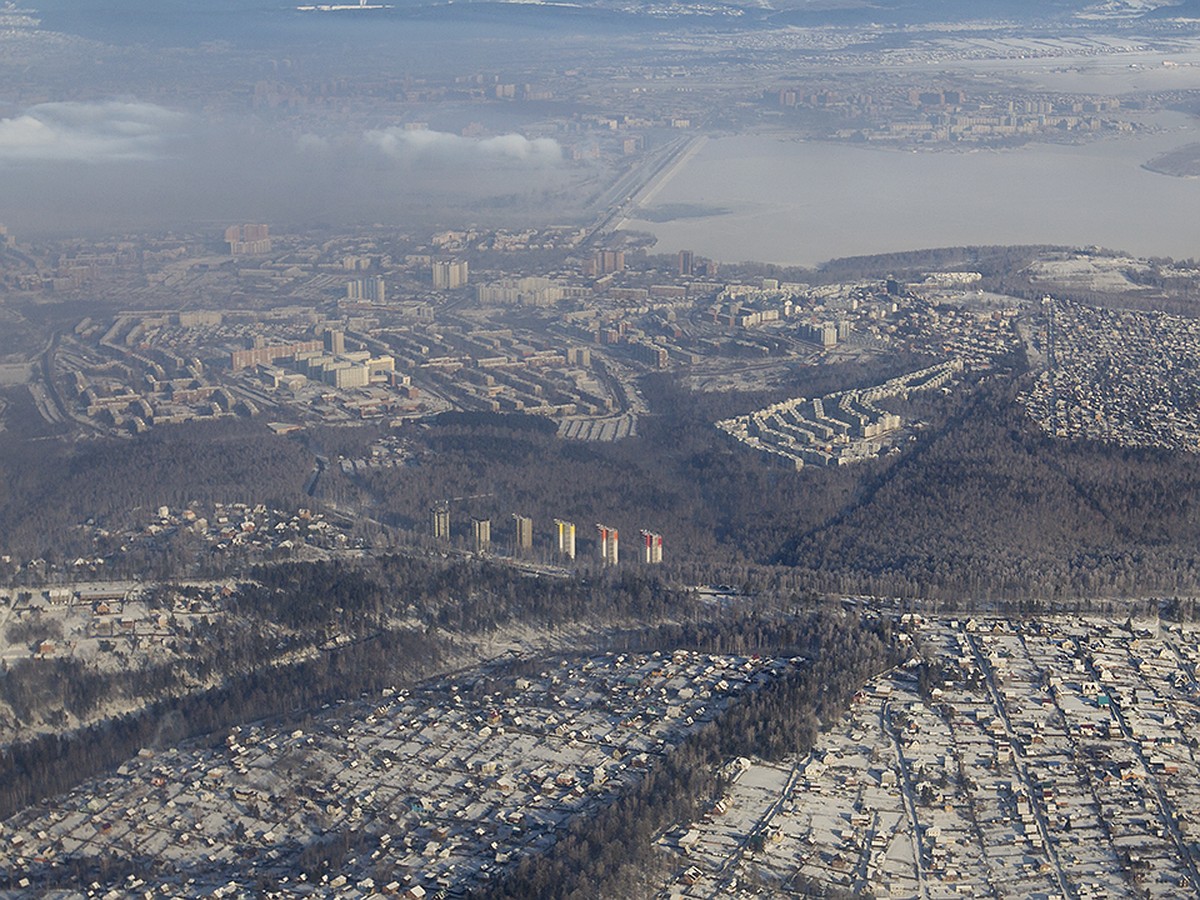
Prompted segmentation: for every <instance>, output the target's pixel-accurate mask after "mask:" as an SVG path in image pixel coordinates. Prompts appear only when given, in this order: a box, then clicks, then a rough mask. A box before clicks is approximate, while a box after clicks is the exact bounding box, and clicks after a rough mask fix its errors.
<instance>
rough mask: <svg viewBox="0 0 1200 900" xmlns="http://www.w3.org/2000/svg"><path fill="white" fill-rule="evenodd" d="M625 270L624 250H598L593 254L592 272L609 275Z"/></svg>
mask: <svg viewBox="0 0 1200 900" xmlns="http://www.w3.org/2000/svg"><path fill="white" fill-rule="evenodd" d="M624 271H625V251H624V250H597V251H596V252H595V253H593V254H592V274H593V275H608V274H609V273H611V272H624Z"/></svg>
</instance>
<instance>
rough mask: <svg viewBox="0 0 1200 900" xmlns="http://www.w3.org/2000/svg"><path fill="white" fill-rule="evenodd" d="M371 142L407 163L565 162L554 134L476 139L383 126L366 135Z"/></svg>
mask: <svg viewBox="0 0 1200 900" xmlns="http://www.w3.org/2000/svg"><path fill="white" fill-rule="evenodd" d="M364 139H365V141H366V143H367V145H368V146H370V147H373V148H375V149H376V150H378V151H380V152H382V153H383V154H384V155H385V156H387V157H389V158H391V159H396V160H400V161H402V162H406V163H434V164H449V165H461V164H464V163H470V162H486V163H488V164H495V163H511V164H514V165H521V166H529V167H540V166H550V165H554V164H556V163H559V162H562V158H563V151H562V146H561V145H560V144H559V143H558V141H556V140H554V139H553V138H534V139H533V140H530V139H529V138H527V137H525V136H524V135H520V134H502V135H498V136H497V137H490V138H482V139H474V138H465V137H460V136H459V135H457V134H450V133H449V132H445V131H428V130H418V131H409V130H406V129H404V128H383V129H379V130H375V131H368V132H367V133H366V134H365V135H364Z"/></svg>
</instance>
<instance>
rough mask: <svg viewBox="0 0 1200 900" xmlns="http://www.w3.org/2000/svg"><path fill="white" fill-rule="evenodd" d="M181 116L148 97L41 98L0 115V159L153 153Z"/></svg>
mask: <svg viewBox="0 0 1200 900" xmlns="http://www.w3.org/2000/svg"><path fill="white" fill-rule="evenodd" d="M186 120H187V117H186V116H184V115H182V114H181V113H177V112H172V111H171V110H169V109H165V108H163V107H161V106H156V105H154V104H152V103H136V102H122V101H116V100H111V101H105V102H100V103H74V102H70V103H42V104H39V105H37V106H31V107H30V108H29V109H27V110H25V111H24V112H23V113H21V114H20V115H18V116H13V117H12V118H8V119H0V164H3V163H44V162H84V163H106V162H127V161H144V160H151V159H158V158H161V157H162V156H164V155H165V154H166V152H167V148H168V145H169V143H170V142H171V140H172V138H175V137H177V136H179V134H180V133H181V131H182V129H183V127H184V124H185V122H186Z"/></svg>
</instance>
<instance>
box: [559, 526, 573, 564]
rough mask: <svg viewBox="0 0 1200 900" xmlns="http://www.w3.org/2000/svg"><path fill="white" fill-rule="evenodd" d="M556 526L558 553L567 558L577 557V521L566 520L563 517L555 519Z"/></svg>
mask: <svg viewBox="0 0 1200 900" xmlns="http://www.w3.org/2000/svg"><path fill="white" fill-rule="evenodd" d="M554 527H555V530H556V531H557V533H558V555H559V556H562V557H565V558H566V559H574V558H575V523H574V522H564V521H563V520H562V519H555V520H554Z"/></svg>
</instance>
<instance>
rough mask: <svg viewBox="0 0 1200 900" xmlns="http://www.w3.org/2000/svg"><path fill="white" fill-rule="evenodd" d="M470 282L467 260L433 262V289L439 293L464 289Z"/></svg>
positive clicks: (439, 260) (438, 260)
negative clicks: (468, 281)
mask: <svg viewBox="0 0 1200 900" xmlns="http://www.w3.org/2000/svg"><path fill="white" fill-rule="evenodd" d="M467 280H468V271H467V261H466V260H465V259H437V260H434V261H433V287H434V290H438V291H452V290H454V289H455V288H460V287H463V286H464V285H465V284H466V283H467Z"/></svg>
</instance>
